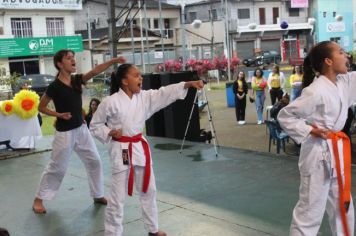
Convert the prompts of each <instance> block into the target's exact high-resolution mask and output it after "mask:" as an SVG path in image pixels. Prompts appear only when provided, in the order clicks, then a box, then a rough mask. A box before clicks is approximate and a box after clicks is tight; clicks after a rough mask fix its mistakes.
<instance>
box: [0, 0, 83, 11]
mask: <svg viewBox="0 0 356 236" xmlns="http://www.w3.org/2000/svg"><path fill="white" fill-rule="evenodd" d="M0 9H58V10H81V9H82V0H0Z"/></svg>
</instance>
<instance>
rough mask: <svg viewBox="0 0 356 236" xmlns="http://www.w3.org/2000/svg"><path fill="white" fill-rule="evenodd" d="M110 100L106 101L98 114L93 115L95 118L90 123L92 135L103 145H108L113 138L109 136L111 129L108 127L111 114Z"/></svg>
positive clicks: (102, 103)
mask: <svg viewBox="0 0 356 236" xmlns="http://www.w3.org/2000/svg"><path fill="white" fill-rule="evenodd" d="M108 105H109V100H108V99H106V100H105V99H104V101H102V102H101V103H100V104H99V106H98V109H97V110H96V112H95V113H94V115H93V118H92V120H91V122H90V131H91V133H92V135H93V136H94V137H95V138H97V139H98V140H99V141H100V142H101V143H107V142H109V141H110V139H111V137H110V136H109V132H110V131H111V129H110V128H109V127H107V126H106V123H107V120H108V119H107V118H108V114H109V113H110V112H109V110H108V108H109V106H108Z"/></svg>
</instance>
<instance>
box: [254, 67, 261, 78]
mask: <svg viewBox="0 0 356 236" xmlns="http://www.w3.org/2000/svg"><path fill="white" fill-rule="evenodd" d="M258 70H259V71H260V72H261V78H262V77H263V70H262V69H260V68H257V69H256V70H255V72H254V73H253V76H255V77H256V78H257V73H256V72H257V71H258Z"/></svg>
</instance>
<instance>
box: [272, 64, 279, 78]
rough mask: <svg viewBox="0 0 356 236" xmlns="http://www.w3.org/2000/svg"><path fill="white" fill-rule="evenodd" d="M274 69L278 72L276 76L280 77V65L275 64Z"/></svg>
mask: <svg viewBox="0 0 356 236" xmlns="http://www.w3.org/2000/svg"><path fill="white" fill-rule="evenodd" d="M273 67H274V68H276V71H277V72H276V74H277V75H279V65H277V64H274V65H273V66H272V68H273Z"/></svg>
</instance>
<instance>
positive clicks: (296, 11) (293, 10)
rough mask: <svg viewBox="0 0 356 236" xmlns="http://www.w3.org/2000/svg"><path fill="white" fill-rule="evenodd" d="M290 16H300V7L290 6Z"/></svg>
mask: <svg viewBox="0 0 356 236" xmlns="http://www.w3.org/2000/svg"><path fill="white" fill-rule="evenodd" d="M289 16H299V8H289Z"/></svg>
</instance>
